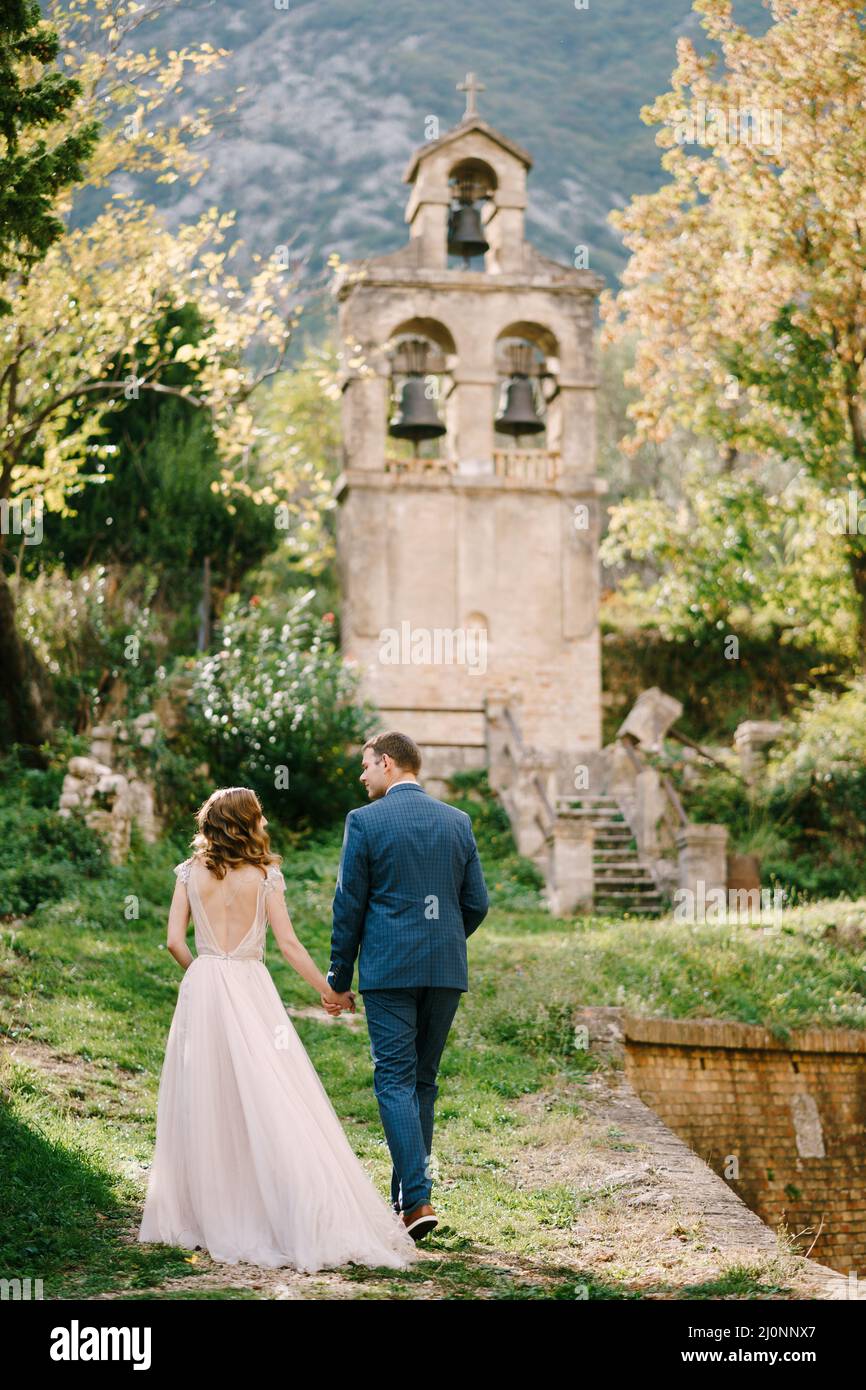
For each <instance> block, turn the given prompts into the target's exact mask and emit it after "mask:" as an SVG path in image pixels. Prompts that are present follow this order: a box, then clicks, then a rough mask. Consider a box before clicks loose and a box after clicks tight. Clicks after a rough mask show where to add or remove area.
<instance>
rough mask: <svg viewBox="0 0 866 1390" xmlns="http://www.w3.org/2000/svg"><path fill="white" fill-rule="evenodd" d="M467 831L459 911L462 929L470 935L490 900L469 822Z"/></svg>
mask: <svg viewBox="0 0 866 1390" xmlns="http://www.w3.org/2000/svg"><path fill="white" fill-rule="evenodd" d="M467 833H468V836H469V844H470V851H469V858H468V859H467V861H466V867H465V868H464V870H463V882H462V884H461V885H460V911H461V913H462V914H463V930H464V931H465V933H466V935H467V936H471V935H472V933H473V932H474V931H475V928H476V927H480V926H481V923H482V922H483V921H484V918H485V917H486V916H487V909H488V908H489V906H490V900H489V898H488V896H487V885H486V883H485V882H484V874H483V873H482V871H481V860H480V859H479V858H478V846H477V845H476V843H475V836H474V835H473V833H472V825H471V823H470V824H469V825H468V826H467Z"/></svg>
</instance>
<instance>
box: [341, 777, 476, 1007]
mask: <svg viewBox="0 0 866 1390" xmlns="http://www.w3.org/2000/svg"><path fill="white" fill-rule="evenodd" d="M488 906H489V902H488V897H487V887H486V885H485V882H484V875H483V873H482V871H481V864H480V862H479V859H478V847H477V845H476V844H475V836H474V835H473V833H472V822H471V821H470V819H469V817H468V816H467V814H466V812H465V811H458V809H457V807H456V806H448V805H447V804H446V803H445V802H444V801H439V800H437V798H436V797H434V796H430V795H429V793H427V792H425V790H424V788H423V787H422V786H420V785H419V783H417V782H395V783H393V784H392V786H391V787H390V788H389V789H388V791H387V792H386V793H385V794H384V796H380V797H377V799H376V800H375V801H371V802H370V803H369V805H367V806H359V807H358V808H357V809H356V810H354V811H350V812H349V814H348V816H347V817H346V828H345V831H344V834H343V849H342V853H341V855H340V869H339V873H338V875H337V890H336V893H335V894H334V903H333V911H334V916H333V930H332V934H331V965H330V969H329V971H328V983H329V985H330V986H331V988H332V989H334V990H336V991H337V992H338V993H340V994H342V993H343V991H344V990H347V989H351V986H352V977H353V975H354V971H355V958H356V956H358V952H359V949H360V960H359V962H358V989H359V990H361V991H362V992H363V991H364V990H365V989H410V988H412V987H414V986H416V985H439V986H445V987H448V988H451V989H461V990H467V989H468V988H469V971H468V966H467V960H466V938H467V937H468V936H470V935H471V934H472V932H474V931H475V928H476V927H478V926H480V924H481V923H482V922H483V920H484V918H485V917H486V916H487V909H488Z"/></svg>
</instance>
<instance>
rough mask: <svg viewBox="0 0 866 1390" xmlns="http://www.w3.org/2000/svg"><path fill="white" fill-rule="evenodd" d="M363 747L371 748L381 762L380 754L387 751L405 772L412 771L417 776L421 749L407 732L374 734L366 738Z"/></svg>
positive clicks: (394, 731)
mask: <svg viewBox="0 0 866 1390" xmlns="http://www.w3.org/2000/svg"><path fill="white" fill-rule="evenodd" d="M364 748H372V750H373V752H374V753H375V754H376V761H377V762H381V761H382V754H383V753H387V754H388V757H389V758H393V759H394V762H395V763H396V764H397V766H398V767H401V768H403V770H404V771H405V772H413V773H415V774H416V776H417V774H418V772H419V771H420V768H421V750H420V748H419V747H418V745H417V743H415V742H414V740H413V739H411V738H410V737H409V735H408V734H398V733H397V732H396V730H391V731H389V732H388V733H384V734H374V735H373V737H372V738H368V739H367V742H366V743H365V744H364ZM361 751H362V752H363V751H364V750H363V749H362V750H361Z"/></svg>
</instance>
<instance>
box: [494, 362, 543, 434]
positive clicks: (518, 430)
mask: <svg viewBox="0 0 866 1390" xmlns="http://www.w3.org/2000/svg"><path fill="white" fill-rule="evenodd" d="M493 423H494V424H495V426H496V428H497V429H498V430H499V433H500V434H514V435H520V434H540V433H541V431H542V430H543V429H544V427H545V426H544V421H543V420H540V419H539V418H538V412H537V411H536V409H535V397H534V395H533V391H532V382H531V381H530V380H529V377H526V376H515V377H513V378H512V380H511V381H510V382H509V383H508V390H507V393H506V397H505V409H504V410H502V411H500V412H499V414H498V415H497V416H496V419H495V420H494V422H493Z"/></svg>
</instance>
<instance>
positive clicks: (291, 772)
mask: <svg viewBox="0 0 866 1390" xmlns="http://www.w3.org/2000/svg"><path fill="white" fill-rule="evenodd" d="M314 597H315V590H312V589H311V590H308V591H307V592H306V593H304V594H302V595H301V596H300V597H299V598H298V599H297V600H295V601H294V603H293V604H292V605H291V606H290V608H289V609H288V611H287V612H286V613H285V615H284V617H283V618H282V620H281V621H278V622H275V621H274V620H273V618H272V617H271V615H270V613H268V612H266V611H265V610H264V609H263V608H261V607H260V606H259V604H258V600H257V598H256V596H255V595H254V596H253V597H252V599H251V600H250V601H249V603H242V601H241V600H240V599H239V598H238V596H237V595H234V596H233V597H232V598H230V599H229V600H228V602H227V603H226V607H225V611H224V615H223V620H222V623H221V626H220V631H219V638H218V642H219V645H218V647H217V650H216V651H214V652H213V654H211V655H209V656H207V657H205V658H202V659H201V660H200V661H199V662H198V663H197V665H196V667H195V668H194V673H193V686H192V691H191V696H190V719H191V722H192V729H191V732H192V733H193V734H194V736H195V739H196V742H197V744H198V745H199V746H200V747H201V749H202V752H203V754H204V756H205V757H206V759H207V762H208V764H209V767H210V771H211V777H212V780H213V782H214V785H223V786H237V785H244V786H250V787H253V788H254V789H255V790H256V791H257V792H258V793H259V796H260V797H261V799H262V803H263V804H264V806H265V807H266V809H267V812H268V815H269V817H270V816H273V817H274V818H275V819H277V821H278V823H279V824H280V825H281V826H283V827H285V828H288V829H294V828H304V827H309V826H315V825H328V824H330V823H332V822H333V821H335V820H336V819H338V818H339V817H341V816H343V815H344V814H345V813H346V811H347V810H350V809H351V807H352V806H357V805H358V804H359V800H360V796H359V792H360V788H359V785H358V780H357V779H358V776H359V773H360V754H359V747H360V744H361V743H363V740H364V737H365V736H366V735H367V732H368V731H369V729H370V727H371V725H372V723H373V722H374V720H375V716H376V711H375V709H374V707H373V706H372V705H371V704H369V703H368V702H365V701H360V700H359V698H358V681H359V676H358V673H357V671H356V669H355V668H354V667H352V666H351V665H350V664H348V663H347V662H345V661H344V659H343V658H342V656H341V654H340V652H339V650H338V648H337V645H336V643H335V639H334V621H335V620H334V615H333V613H325V614H323V615H317V614H316V613H314V612H313V611H312V608H311V604H312V600H313V599H314Z"/></svg>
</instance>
